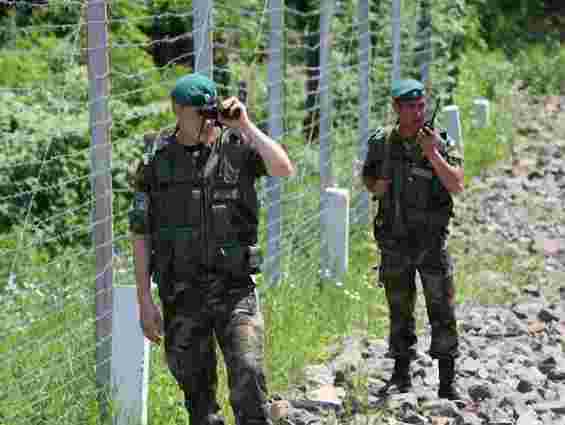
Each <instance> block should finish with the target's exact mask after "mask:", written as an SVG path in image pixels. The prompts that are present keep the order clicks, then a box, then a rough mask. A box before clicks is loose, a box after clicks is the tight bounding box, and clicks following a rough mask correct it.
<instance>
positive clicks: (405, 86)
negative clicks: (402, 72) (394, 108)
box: [391, 79, 424, 101]
mask: <svg viewBox="0 0 565 425" xmlns="http://www.w3.org/2000/svg"><path fill="white" fill-rule="evenodd" d="M391 94H392V97H394V98H395V99H398V100H400V101H403V100H414V99H417V98H419V97H422V96H423V95H424V85H423V84H422V83H421V82H420V81H418V80H412V79H407V80H394V81H393V82H392V88H391Z"/></svg>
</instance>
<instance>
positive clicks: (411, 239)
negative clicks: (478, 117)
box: [363, 80, 463, 400]
mask: <svg viewBox="0 0 565 425" xmlns="http://www.w3.org/2000/svg"><path fill="white" fill-rule="evenodd" d="M392 97H393V107H394V110H395V112H396V113H397V114H398V122H397V124H396V125H395V126H394V127H392V128H386V129H385V128H380V129H378V130H377V131H376V132H375V133H374V134H373V135H372V136H371V137H370V140H369V152H368V154H367V158H366V160H365V163H364V165H363V182H364V184H365V186H366V187H367V189H368V190H369V192H371V193H373V194H374V196H375V197H376V198H377V199H379V209H378V213H377V215H376V217H375V222H374V236H375V239H376V241H377V244H378V246H379V248H380V252H381V264H380V267H379V279H380V281H381V283H382V284H383V286H384V288H385V293H386V298H387V302H388V307H389V314H390V335H389V345H390V349H389V352H390V354H391V355H392V357H393V358H394V359H395V367H394V372H393V375H392V377H391V379H390V381H389V382H388V384H387V385H386V386H385V388H384V390H383V392H387V391H390V390H393V389H396V390H397V391H399V392H407V391H409V390H410V388H411V379H410V360H411V359H412V358H413V357H414V355H415V349H414V347H415V345H416V333H415V321H414V306H415V300H416V285H415V273H416V271H418V273H419V274H420V277H421V281H422V286H423V290H424V296H425V300H426V308H427V313H428V318H429V321H430V324H431V328H432V342H431V347H430V355H431V356H432V357H433V358H437V359H439V377H440V386H439V391H438V395H439V396H440V397H441V398H448V399H452V400H453V399H457V398H459V394H458V393H457V391H456V389H455V387H454V377H455V370H454V367H455V358H456V356H457V354H458V341H457V340H458V337H457V327H456V320H455V313H454V283H453V266H452V262H451V259H450V256H449V254H448V251H447V245H446V243H447V236H448V224H449V220H450V217H451V216H452V215H453V200H452V194H454V193H458V192H461V191H462V190H463V155H462V153H461V151H460V149H459V148H458V145H457V144H456V143H455V142H454V141H453V140H452V139H451V138H450V137H449V136H448V135H447V132H445V131H443V130H441V131H440V130H437V129H431V128H430V127H428V126H425V125H424V124H425V120H424V112H425V108H426V98H425V95H424V88H423V85H422V84H421V83H420V82H419V81H416V80H396V81H394V82H393V85H392ZM394 387H395V388H394Z"/></svg>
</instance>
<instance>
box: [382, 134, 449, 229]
mask: <svg viewBox="0 0 565 425" xmlns="http://www.w3.org/2000/svg"><path fill="white" fill-rule="evenodd" d="M388 137H391V139H390V140H387V138H388ZM398 137H399V136H398V135H395V133H393V134H389V135H387V136H386V137H385V139H384V140H383V141H382V142H381V145H382V146H381V147H382V148H383V152H382V155H383V156H382V158H384V157H385V156H386V155H388V156H389V160H388V171H387V170H383V173H385V174H388V176H389V178H390V179H391V180H392V183H391V186H390V188H389V190H388V191H387V192H386V193H385V195H384V197H383V199H382V201H381V202H380V203H379V211H378V214H377V217H376V223H375V234H376V236H377V233H378V234H380V235H381V236H385V237H386V235H390V236H392V237H408V236H410V235H415V234H423V233H427V234H437V233H442V232H445V231H446V230H447V226H448V224H449V219H450V217H451V216H452V215H453V199H452V197H451V194H450V193H449V192H448V191H447V190H446V189H445V187H444V186H443V185H442V184H441V182H440V180H439V177H438V176H436V175H435V174H434V172H433V167H432V165H431V163H430V162H429V161H428V159H426V158H425V157H424V156H423V155H422V153H421V150H420V148H419V147H418V145H417V144H416V143H410V142H406V141H404V142H403V141H401V140H400V139H398ZM387 143H388V144H389V145H388V148H387V147H386V146H385V144H387ZM387 149H388V152H387ZM383 166H384V167H387V161H386V160H384V161H383ZM396 199H398V201H399V202H398V205H396V203H397V201H396ZM399 221H400V222H399ZM377 227H379V229H377Z"/></svg>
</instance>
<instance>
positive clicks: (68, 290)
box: [0, 0, 565, 425]
mask: <svg viewBox="0 0 565 425" xmlns="http://www.w3.org/2000/svg"><path fill="white" fill-rule="evenodd" d="M378 3H379V6H378V7H377V6H374V5H373V6H372V9H371V16H370V18H371V19H370V24H371V30H372V41H373V47H372V51H371V54H372V58H373V60H372V62H371V92H370V93H368V94H367V98H368V99H369V102H370V108H371V126H372V127H374V126H376V125H380V124H381V123H382V122H383V121H386V120H387V119H390V110H389V99H388V82H389V75H390V67H391V66H390V65H391V59H390V54H389V52H390V46H391V41H390V31H389V28H388V25H389V24H390V18H389V16H390V10H389V9H388V6H386V5H382V4H381V3H386V2H378ZM433 3H434V7H433V11H432V24H433V26H434V37H433V39H432V43H433V46H434V52H436V56H435V57H434V62H433V64H432V67H431V76H432V81H433V91H434V95H436V94H438V95H439V96H441V97H443V98H444V99H449V100H453V101H454V102H455V103H456V104H457V105H459V106H460V108H461V115H462V122H463V130H464V133H463V138H464V141H465V161H466V162H465V163H466V173H467V178H468V179H469V180H470V179H471V178H472V177H473V176H476V175H478V174H480V172H481V170H483V169H484V168H485V167H487V166H489V165H490V164H492V163H493V162H494V161H496V160H498V159H500V158H503V157H504V156H506V155H508V152H509V146H510V143H511V142H512V140H513V128H512V112H511V99H510V98H509V97H508V96H509V95H510V93H511V88H512V86H513V83H514V81H516V80H523V81H524V82H525V84H526V85H527V87H528V90H530V92H531V93H532V94H534V95H547V94H558V93H559V91H560V90H563V87H560V85H561V84H562V81H564V80H565V74H563V73H564V72H565V71H564V70H565V53H564V50H563V49H561V48H560V47H559V44H558V43H557V42H556V38H555V37H554V36H553V35H552V36H551V37H548V38H547V39H543V40H541V39H540V38H535V37H522V36H520V37H518V36H517V35H518V34H524V31H523V28H524V25H525V22H526V21H525V20H526V19H527V16H530V15H531V16H536V15H535V14H532V13H529V12H531V11H533V10H535V11H536V13H538V12H539V13H541V12H540V11H542V10H543V9H540V8H539V7H541V6H543V2H541V1H533V0H532V1H529V2H525V1H524V2H519V3H521V5H522V7H521V8H516V7H515V4H516V2H514V1H501V2H496V3H497V4H496V5H493V4H491V3H492V2H489V4H488V7H486V0H468V1H451V0H440V1H437V2H433ZM15 4H16V5H17V6H14V7H12V6H10V5H2V6H0V141H1V142H2V143H1V149H0V158H1V159H2V161H1V163H2V166H1V168H2V172H1V173H0V252H1V253H2V255H0V299H2V303H3V306H4V308H3V311H2V313H1V314H0V318H1V319H2V325H0V359H1V361H2V363H3V364H2V366H1V367H0V381H2V382H3V383H4V385H3V388H4V389H3V390H0V425H8V424H9V425H14V424H24V423H25V424H26V425H27V424H32V425H36V424H40V423H41V424H55V423H56V424H62V425H67V424H68V425H70V424H73V425H74V424H78V423H80V424H95V423H97V415H98V411H97V402H96V397H95V395H96V387H95V383H94V368H93V358H94V349H95V345H94V305H93V293H94V291H93V289H92V287H93V280H94V278H93V276H94V273H95V272H94V259H93V252H92V248H91V245H90V243H91V242H90V241H91V235H90V228H89V223H90V212H91V210H92V206H93V196H92V193H91V191H90V190H91V188H90V177H91V175H90V173H91V168H90V167H91V165H90V157H91V152H90V141H89V135H88V129H89V114H88V101H89V99H88V87H89V86H88V73H87V68H86V50H85V40H86V39H85V28H84V26H83V25H78V23H79V20H80V19H83V18H81V16H84V10H82V9H83V8H82V7H81V5H80V4H79V3H78V2H66V1H58V2H52V4H51V3H50V4H49V6H48V7H31V6H26V5H25V3H24V2H15ZM340 4H342V5H343V6H342V7H341V8H339V10H338V13H337V16H336V17H335V18H334V22H333V24H332V31H333V34H335V37H334V40H333V41H334V45H333V49H332V54H331V69H330V75H331V78H332V100H333V104H334V110H333V116H332V142H333V144H332V165H333V172H334V175H335V177H336V182H337V184H338V185H339V186H342V187H348V188H351V189H352V198H351V200H352V206H355V202H356V200H357V197H358V195H359V193H360V188H359V186H358V184H357V183H356V182H355V181H353V180H354V179H355V177H354V176H353V172H352V169H353V161H354V159H356V158H357V155H358V130H357V126H358V102H359V93H358V90H359V89H358V75H357V72H358V66H357V64H358V56H357V54H358V41H357V37H356V33H355V22H354V17H355V16H356V9H355V7H354V4H352V3H351V2H349V3H348V2H340ZM288 5H289V6H290V7H293V8H296V9H298V10H311V9H312V7H311V5H309V3H308V1H306V0H301V1H299V0H294V1H293V2H292V4H290V3H289V4H288ZM530 8H531V9H530ZM190 10H191V2H190V1H189V0H180V1H174V2H173V1H171V0H158V1H152V2H128V1H117V2H112V8H111V14H110V16H111V25H110V29H111V43H112V45H111V46H112V47H111V51H110V55H111V69H112V73H111V77H112V93H111V94H112V95H111V98H110V108H111V112H112V126H111V140H112V151H113V160H112V164H111V165H110V167H111V172H112V177H113V190H114V205H113V208H114V222H113V225H114V234H115V245H116V258H115V263H114V266H115V267H114V270H115V280H116V283H118V284H131V283H132V281H131V279H132V273H131V259H130V256H129V247H128V242H127V221H126V211H127V208H128V204H129V202H130V199H131V194H130V193H129V189H128V185H127V181H126V172H127V169H128V166H129V165H131V164H132V163H133V162H134V161H135V160H137V159H138V158H139V157H140V152H141V149H142V145H143V143H142V139H143V135H144V134H145V133H146V132H148V131H151V130H155V129H159V128H165V127H167V126H170V125H171V123H172V116H171V114H170V111H169V110H168V107H169V104H168V100H167V98H166V94H167V91H168V88H169V87H170V85H171V83H172V82H173V81H174V79H175V78H176V76H178V75H180V74H182V73H184V72H186V71H187V70H188V69H190V67H191V62H192V59H191V57H192V48H193V47H192V44H191V43H192V40H191V39H190V37H182V35H183V34H185V33H186V32H190V31H191V30H192V24H191V20H190V13H189V11H190ZM235 11H237V12H242V11H243V12H245V13H234V12H235ZM262 11H263V2H260V1H258V0H252V1H249V0H247V1H237V2H235V1H230V2H226V1H216V10H215V15H214V19H215V23H216V26H217V33H216V35H215V37H216V40H217V41H220V42H221V46H220V47H218V48H217V49H216V52H215V64H216V71H215V72H216V75H215V76H216V78H217V79H218V80H219V81H220V82H221V84H222V91H223V94H234V93H236V90H237V82H238V81H239V80H240V79H244V80H246V81H247V82H248V84H249V90H250V92H249V108H250V111H251V112H252V114H253V116H254V119H255V120H257V121H259V122H262V123H264V122H265V120H266V118H267V116H268V110H267V108H266V101H267V99H268V96H269V93H268V86H269V81H268V78H267V65H266V54H267V53H266V51H267V48H268V37H266V35H265V33H264V30H265V28H266V27H267V25H268V19H263V20H262V19H261V15H262ZM417 12H418V9H417V2H413V3H410V4H408V2H403V16H407V17H409V18H410V17H414V16H416V14H417ZM447 17H448V18H447ZM409 18H407V19H406V20H405V22H406V25H405V26H403V52H404V53H403V55H402V67H403V70H405V74H406V75H411V76H417V74H418V72H419V67H418V63H417V61H416V60H415V57H416V55H415V54H412V53H413V52H416V51H417V50H418V48H419V46H418V45H417V43H418V42H419V41H415V40H416V39H415V37H413V35H414V31H415V29H416V27H417V25H416V20H415V19H409ZM286 19H287V20H286V29H285V34H284V37H285V40H286V45H287V48H286V51H285V55H284V57H285V82H284V90H285V101H284V110H285V114H284V127H285V131H286V133H285V137H284V139H283V143H285V145H287V147H288V149H289V153H290V155H291V157H292V159H293V160H294V161H295V163H296V164H297V169H298V171H297V175H296V176H295V177H294V178H292V179H290V180H287V181H285V182H284V183H283V209H284V211H285V216H284V222H283V235H284V237H283V241H282V249H283V260H282V265H281V266H282V272H283V280H282V282H281V284H280V285H279V286H277V287H272V288H270V287H267V285H266V283H265V282H263V281H262V280H261V279H260V281H259V287H260V290H261V294H262V297H261V299H262V303H263V305H262V308H263V312H264V317H265V324H266V330H267V335H266V367H267V373H268V380H269V385H270V388H271V391H273V392H277V391H283V390H284V389H285V388H286V387H287V385H288V384H289V382H293V381H295V380H298V379H299V378H300V376H301V370H302V368H303V367H304V365H305V364H308V363H311V362H317V361H323V360H325V359H327V356H328V354H327V351H326V347H327V345H328V344H330V343H336V342H338V341H339V338H340V337H341V336H343V335H348V334H350V333H351V332H367V333H368V334H369V335H370V336H371V337H382V336H383V335H384V333H385V330H386V329H387V326H388V322H387V320H388V318H387V308H386V303H385V302H384V294H383V291H382V289H379V288H378V287H377V286H376V282H375V275H374V273H373V271H372V270H371V269H370V267H371V265H372V264H375V263H376V262H377V261H378V253H377V252H376V249H375V247H374V244H373V242H372V236H371V233H370V230H371V229H370V227H371V226H368V225H365V224H353V225H352V230H351V235H350V236H351V238H350V258H351V263H350V270H349V272H348V273H347V275H346V276H345V277H344V278H343V280H342V282H341V285H336V283H335V282H329V281H324V280H323V279H322V278H321V277H320V276H321V273H320V270H319V268H320V265H319V251H320V247H319V239H320V230H319V164H318V146H317V145H316V144H315V143H311V144H309V143H307V142H308V141H310V137H308V134H313V133H312V131H313V129H315V125H314V126H311V127H308V123H309V122H311V119H314V121H315V119H316V117H315V114H313V115H309V112H308V111H306V110H305V108H307V107H308V106H311V105H313V104H315V103H312V102H316V101H317V99H316V96H315V95H314V96H313V97H307V96H306V95H305V93H304V87H305V86H306V85H308V84H311V81H312V78H314V77H316V76H315V75H313V74H311V73H310V74H309V73H308V72H307V71H306V70H305V69H304V64H305V63H309V64H312V63H314V61H315V60H316V57H315V56H316V54H312V53H311V52H312V51H313V50H311V49H305V48H303V46H305V45H307V46H314V45H315V43H313V39H312V34H314V36H315V34H316V33H315V31H316V29H315V26H313V25H315V24H316V21H317V17H316V15H315V14H305V15H303V14H296V13H294V14H291V13H287V17H286ZM500 25H502V27H504V28H506V29H508V31H507V32H505V31H500V30H498V26H500ZM233 28H238V29H241V32H238V33H236V34H234V32H233V31H230V29H233ZM495 28H496V29H497V31H495V30H494V29H495ZM548 31H550V32H551V28H549V30H548ZM525 35H527V33H526V34H525ZM165 38H169V39H170V40H172V41H170V42H169V43H164V42H162V40H163V39H165ZM314 79H315V78H314ZM309 81H310V82H309ZM479 96H482V97H485V98H487V99H489V100H491V101H492V105H493V111H492V117H491V124H490V125H489V126H488V127H487V128H483V129H476V128H474V127H473V126H472V125H471V123H472V120H473V115H472V114H473V107H472V106H473V103H472V102H473V100H474V99H475V98H477V97H479ZM309 120H310V121H309ZM261 189H264V186H261ZM263 193H264V192H263ZM267 201H268V200H267V199H265V200H264V203H266V202H267ZM262 213H263V224H262V227H261V243H262V246H263V247H265V246H266V223H265V217H266V211H265V209H263V211H262ZM454 250H455V253H456V255H460V256H461V258H462V260H461V262H460V263H459V265H458V269H457V273H458V274H457V283H458V287H459V288H460V291H459V292H458V299H459V301H464V300H466V299H475V300H482V297H483V296H484V294H485V291H490V288H487V289H486V290H484V289H482V288H476V287H474V285H472V279H473V273H474V271H475V270H477V269H480V268H483V267H486V268H489V269H492V270H498V271H501V272H504V273H506V274H507V275H508V276H509V279H512V281H514V282H519V283H520V284H521V283H522V282H524V276H525V275H527V271H528V270H524V269H523V268H519V267H516V265H515V264H514V263H513V260H512V258H510V257H508V256H501V257H500V258H496V259H494V260H485V259H480V258H479V259H475V257H473V256H466V255H464V253H465V251H464V247H460V246H457V244H455V246H454ZM489 261H490V262H489ZM527 267H532V268H535V267H537V265H536V263H535V261H533V262H532V264H531V265H528V266H527ZM488 295H489V296H491V295H492V293H491V292H489V293H488ZM507 296H508V294H506V293H504V291H502V292H500V293H497V294H496V297H497V298H496V299H497V300H503V299H504V298H505V297H507ZM489 299H490V300H492V298H489ZM152 354H153V355H152V369H151V386H150V418H151V422H150V423H151V424H152V425H165V424H173V423H183V421H184V420H185V419H184V418H186V414H185V412H184V409H183V407H182V403H181V402H182V400H181V394H180V392H179V390H178V389H177V387H176V385H175V384H174V382H173V379H172V377H171V376H170V374H169V373H168V372H167V370H166V367H165V363H164V361H163V353H162V350H161V349H160V348H157V347H153V353H152ZM363 382H364V381H363V377H362V376H359V377H358V379H356V384H355V385H356V386H358V387H359V388H362V387H363ZM225 385H226V382H225V374H224V373H223V372H222V379H221V388H222V393H221V400H222V405H223V407H224V408H225V411H226V412H227V413H228V414H229V409H228V407H227V406H228V402H227V394H226V391H225Z"/></svg>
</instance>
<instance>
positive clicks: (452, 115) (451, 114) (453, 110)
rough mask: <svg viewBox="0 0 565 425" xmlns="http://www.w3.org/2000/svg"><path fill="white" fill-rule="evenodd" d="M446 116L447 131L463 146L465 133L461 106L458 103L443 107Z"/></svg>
mask: <svg viewBox="0 0 565 425" xmlns="http://www.w3.org/2000/svg"><path fill="white" fill-rule="evenodd" d="M443 113H444V114H445V116H446V124H445V125H446V127H447V133H448V134H449V135H450V136H451V138H453V139H454V140H455V141H456V142H457V143H458V144H459V145H460V146H461V148H463V133H462V131H461V118H460V115H459V107H457V105H449V106H446V107H445V108H443Z"/></svg>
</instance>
